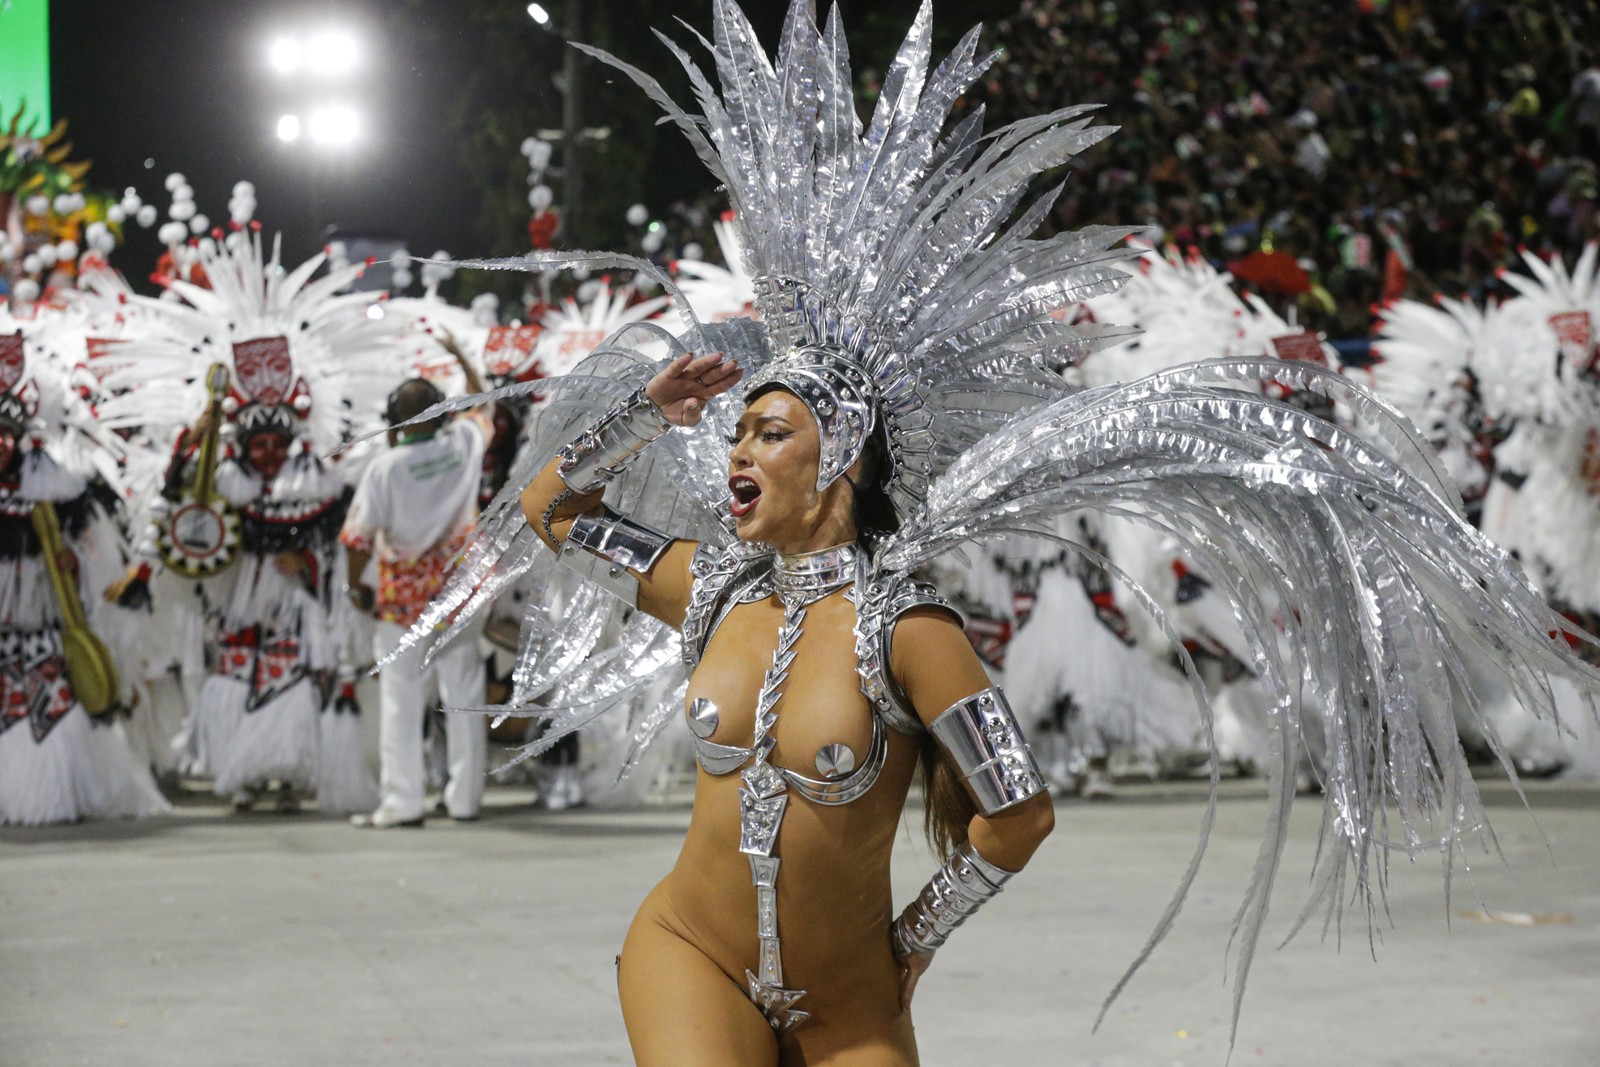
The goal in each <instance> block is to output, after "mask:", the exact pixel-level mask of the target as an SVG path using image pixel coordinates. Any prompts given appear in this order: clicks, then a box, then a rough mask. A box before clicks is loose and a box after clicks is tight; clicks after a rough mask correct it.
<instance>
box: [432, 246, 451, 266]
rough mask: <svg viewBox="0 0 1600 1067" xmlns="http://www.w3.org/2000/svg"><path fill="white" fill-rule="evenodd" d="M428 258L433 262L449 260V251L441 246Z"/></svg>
mask: <svg viewBox="0 0 1600 1067" xmlns="http://www.w3.org/2000/svg"><path fill="white" fill-rule="evenodd" d="M428 258H429V259H431V260H433V261H434V262H435V263H446V262H449V260H450V253H449V252H446V251H445V250H444V249H442V248H441V249H439V250H438V251H436V252H434V254H433V255H431V256H429V257H428Z"/></svg>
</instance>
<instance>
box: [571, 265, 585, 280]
mask: <svg viewBox="0 0 1600 1067" xmlns="http://www.w3.org/2000/svg"><path fill="white" fill-rule="evenodd" d="M572 276H573V277H574V278H576V279H577V280H578V281H580V282H581V281H585V280H586V279H587V278H588V277H589V268H588V267H573V268H572Z"/></svg>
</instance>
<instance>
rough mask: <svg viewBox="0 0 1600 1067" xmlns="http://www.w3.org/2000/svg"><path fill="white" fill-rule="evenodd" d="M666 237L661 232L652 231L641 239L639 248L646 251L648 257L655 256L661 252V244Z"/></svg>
mask: <svg viewBox="0 0 1600 1067" xmlns="http://www.w3.org/2000/svg"><path fill="white" fill-rule="evenodd" d="M665 236H666V235H665V234H664V233H663V232H662V231H661V230H650V231H648V232H647V233H645V235H644V236H643V237H641V238H640V239H639V246H640V247H641V248H643V249H644V251H645V254H646V255H650V256H653V255H655V254H656V253H657V252H659V251H661V242H662V240H663V239H664V238H665Z"/></svg>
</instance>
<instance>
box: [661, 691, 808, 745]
mask: <svg viewBox="0 0 1600 1067" xmlns="http://www.w3.org/2000/svg"><path fill="white" fill-rule="evenodd" d="M721 720H722V713H721V712H720V711H718V710H717V705H716V704H715V703H714V702H713V701H711V700H710V699H708V698H706V697H695V698H694V699H693V700H691V701H689V732H690V733H692V734H694V735H695V736H696V737H698V738H700V740H702V741H704V740H706V739H707V738H709V737H710V736H711V735H712V734H714V733H716V732H717V723H718V722H720V721H721ZM817 758H818V759H821V757H820V756H819V757H817Z"/></svg>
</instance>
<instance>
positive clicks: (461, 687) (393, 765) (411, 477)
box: [340, 354, 489, 829]
mask: <svg viewBox="0 0 1600 1067" xmlns="http://www.w3.org/2000/svg"><path fill="white" fill-rule="evenodd" d="M457 360H458V362H460V363H461V365H462V368H463V369H464V370H465V371H466V375H467V382H468V388H470V389H471V390H472V391H473V392H482V391H483V384H482V382H481V381H480V380H479V379H478V376H477V374H476V373H474V372H473V370H472V368H471V367H469V366H468V365H467V363H466V361H465V360H462V359H461V358H460V356H459V354H458V355H457ZM442 398H443V397H442V394H441V393H440V392H439V390H438V389H437V388H435V387H434V386H433V385H432V384H431V383H430V382H427V381H425V380H424V379H421V378H414V379H411V380H410V381H407V382H404V383H402V384H401V385H400V387H399V388H398V389H396V390H395V391H394V392H393V393H392V394H391V395H390V397H389V405H388V409H387V411H386V413H385V414H386V417H387V418H388V420H389V424H390V425H391V426H395V425H398V424H400V423H403V422H405V421H406V420H408V419H410V418H412V417H414V416H416V415H419V414H421V413H422V412H423V411H425V410H426V409H427V408H428V407H430V406H432V405H433V404H434V403H437V402H438V401H439V400H441V399H442ZM488 438H489V427H488V419H487V416H486V414H485V413H484V411H483V410H482V409H481V408H474V409H471V410H469V411H465V412H461V413H460V415H459V416H458V417H456V418H450V417H449V416H444V417H441V418H439V419H435V420H432V421H430V422H427V423H421V424H418V425H416V426H410V427H406V428H405V429H404V430H391V431H390V432H389V445H390V447H389V451H387V452H385V453H384V454H382V455H380V456H378V457H377V458H376V459H374V460H373V461H372V464H371V465H370V466H369V467H368V468H367V470H366V471H365V472H364V473H363V474H362V476H361V481H360V484H359V485H358V486H357V487H356V494H355V499H354V500H353V501H351V504H350V512H349V516H348V517H347V518H346V519H345V524H344V529H343V530H342V531H341V533H340V541H341V542H342V543H343V544H344V546H345V552H346V553H347V554H348V556H349V573H350V576H351V579H350V580H351V585H350V596H351V599H352V600H354V601H355V602H356V605H357V606H358V607H360V608H363V609H364V610H372V611H373V612H374V614H375V615H376V616H377V620H378V622H377V627H376V630H375V632H374V635H373V650H372V651H373V655H374V656H375V657H376V659H378V660H382V659H383V658H384V657H385V656H387V655H388V654H389V653H390V652H391V651H393V650H394V648H395V647H396V646H397V645H398V644H399V643H400V638H401V636H402V635H403V634H404V633H405V632H406V630H407V629H408V628H409V627H410V626H411V624H412V623H414V622H415V621H416V620H417V618H418V616H419V615H421V613H422V610H423V609H424V608H425V607H427V605H428V602H429V600H431V599H432V598H433V595H434V594H435V593H436V592H438V590H439V588H440V586H441V584H442V583H443V581H444V576H445V572H446V571H447V570H448V568H449V564H450V560H451V559H452V558H453V556H454V555H455V553H456V552H458V551H459V550H460V548H461V546H462V544H463V543H464V542H465V540H466V538H467V535H468V533H469V532H470V531H471V528H472V524H473V521H474V520H475V519H476V518H477V513H478V499H477V498H478V480H479V476H480V472H481V468H482V465H483V450H484V446H485V443H486V442H487V441H488ZM374 557H376V559H377V562H378V588H377V589H376V591H374V590H373V589H372V588H371V587H370V586H368V585H366V584H364V583H363V582H362V581H361V578H362V575H363V572H364V571H365V569H366V567H367V563H368V562H369V560H371V559H372V558H374ZM426 651H427V642H423V643H421V645H419V646H414V647H412V648H411V649H409V650H407V651H406V652H404V653H402V654H401V655H399V656H398V657H396V658H395V660H394V661H393V662H391V663H390V664H388V665H387V666H386V667H384V668H383V669H382V671H381V672H380V673H379V678H378V682H379V692H380V696H381V709H382V710H381V717H380V726H379V738H380V740H379V749H380V756H381V771H380V785H381V792H382V799H381V800H380V801H379V803H378V807H377V810H375V811H373V812H371V813H369V814H359V815H354V816H351V820H350V821H351V822H352V823H354V824H355V825H357V826H363V827H373V828H378V829H387V828H389V827H395V826H421V825H422V820H423V813H424V800H423V794H424V792H425V790H426V787H427V775H426V771H425V770H424V766H423V754H422V724H423V716H424V715H425V714H426V712H427V707H426V705H425V703H424V701H425V699H426V696H427V693H428V681H429V676H430V675H431V676H432V677H433V678H434V679H436V680H437V682H438V689H439V698H440V700H441V701H442V702H443V703H444V705H445V707H463V706H472V705H479V704H482V703H483V702H484V699H485V696H484V685H485V675H484V664H483V660H482V659H481V658H480V657H479V654H478V641H477V637H476V635H475V634H462V635H460V636H459V637H458V638H457V639H456V640H455V641H453V642H452V643H451V644H450V646H449V647H447V648H445V649H444V650H442V651H441V652H439V653H438V654H436V655H435V656H434V658H433V662H432V663H431V664H430V665H429V666H428V667H427V668H424V667H423V665H422V660H423V657H424V655H425V653H426ZM444 718H445V745H446V751H447V753H448V759H449V780H448V782H447V784H446V785H445V790H444V806H445V809H446V810H447V811H448V812H449V814H450V815H451V816H452V817H453V818H455V819H457V820H459V821H465V820H471V819H476V818H477V817H478V809H479V807H480V806H481V804H482V801H483V775H484V759H485V753H486V749H487V745H488V742H487V738H486V734H485V724H484V720H483V719H482V718H481V717H480V716H477V715H446V716H445V717H444Z"/></svg>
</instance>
